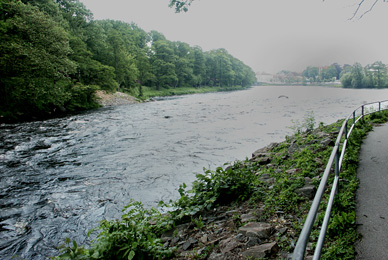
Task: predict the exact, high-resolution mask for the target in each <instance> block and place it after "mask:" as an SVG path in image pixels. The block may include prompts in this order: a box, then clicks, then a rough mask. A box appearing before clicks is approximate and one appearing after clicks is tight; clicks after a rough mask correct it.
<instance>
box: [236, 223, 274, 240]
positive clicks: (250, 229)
mask: <svg viewBox="0 0 388 260" xmlns="http://www.w3.org/2000/svg"><path fill="white" fill-rule="evenodd" d="M238 232H239V233H241V234H243V235H244V236H247V237H257V238H260V239H267V238H269V236H270V235H271V233H272V227H271V225H270V224H268V223H263V222H251V223H248V224H246V225H245V226H243V227H241V228H239V230H238Z"/></svg>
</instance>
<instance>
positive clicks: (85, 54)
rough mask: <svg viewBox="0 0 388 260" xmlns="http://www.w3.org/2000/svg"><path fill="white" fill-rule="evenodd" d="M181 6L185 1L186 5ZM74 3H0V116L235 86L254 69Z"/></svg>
mask: <svg viewBox="0 0 388 260" xmlns="http://www.w3.org/2000/svg"><path fill="white" fill-rule="evenodd" d="M186 4H189V1H187V2H186ZM92 17H93V14H92V13H91V12H90V11H89V10H87V9H86V7H85V6H84V5H83V4H82V3H80V2H79V0H54V1H53V0H23V1H19V0H3V1H1V2H0V37H1V42H0V116H1V117H16V118H17V117H19V118H20V117H23V116H24V117H27V118H31V117H32V116H42V115H50V114H55V113H57V112H58V111H78V110H80V109H81V110H82V109H89V108H92V107H95V106H96V102H95V100H94V92H95V91H96V90H97V89H101V90H106V91H116V90H120V91H126V92H128V93H131V94H132V95H135V96H136V95H137V96H139V95H141V93H142V87H143V86H147V87H149V88H155V89H162V88H180V87H195V88H198V87H201V86H223V87H229V86H237V85H238V86H243V87H247V86H250V85H252V84H253V83H255V81H256V78H255V73H254V72H253V71H252V69H251V68H249V67H248V66H246V65H245V64H244V63H242V62H241V61H240V60H238V59H236V58H234V57H233V56H231V55H230V54H229V53H228V52H227V51H226V50H224V49H219V50H212V51H207V52H204V51H203V50H202V49H201V48H200V47H199V46H194V47H193V46H190V45H189V44H187V43H184V42H173V41H169V40H168V39H166V37H165V36H164V35H163V34H161V33H159V32H156V31H151V32H149V33H147V32H145V31H144V30H143V29H141V28H140V27H138V26H137V25H136V24H133V23H132V24H129V23H124V22H121V21H113V20H102V21H94V20H93V18H92Z"/></svg>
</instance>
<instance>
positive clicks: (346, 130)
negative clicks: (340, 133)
mask: <svg viewBox="0 0 388 260" xmlns="http://www.w3.org/2000/svg"><path fill="white" fill-rule="evenodd" d="M347 139H348V121H346V123H345V140H347Z"/></svg>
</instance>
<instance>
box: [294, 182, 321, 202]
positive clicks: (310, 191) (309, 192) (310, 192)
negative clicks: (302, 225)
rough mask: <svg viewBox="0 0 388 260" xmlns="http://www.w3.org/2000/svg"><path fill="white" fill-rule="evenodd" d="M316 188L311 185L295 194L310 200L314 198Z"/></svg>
mask: <svg viewBox="0 0 388 260" xmlns="http://www.w3.org/2000/svg"><path fill="white" fill-rule="evenodd" d="M315 192H316V188H315V186H313V185H306V186H304V187H303V188H300V189H297V190H296V193H297V194H298V195H300V196H303V197H306V198H309V199H310V200H312V199H313V198H314V196H315Z"/></svg>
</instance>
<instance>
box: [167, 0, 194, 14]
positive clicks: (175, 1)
mask: <svg viewBox="0 0 388 260" xmlns="http://www.w3.org/2000/svg"><path fill="white" fill-rule="evenodd" d="M193 1H194V0H184V1H179V0H170V4H169V6H170V7H174V6H175V11H176V12H177V13H179V12H181V11H184V12H187V11H188V10H189V6H190V5H191V3H192V2H193Z"/></svg>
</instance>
